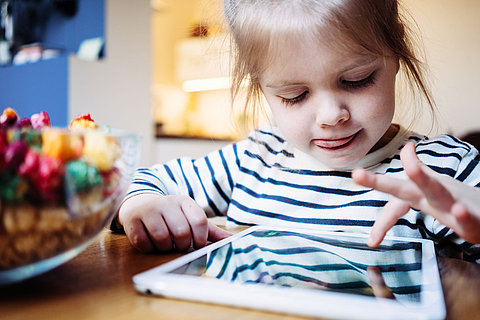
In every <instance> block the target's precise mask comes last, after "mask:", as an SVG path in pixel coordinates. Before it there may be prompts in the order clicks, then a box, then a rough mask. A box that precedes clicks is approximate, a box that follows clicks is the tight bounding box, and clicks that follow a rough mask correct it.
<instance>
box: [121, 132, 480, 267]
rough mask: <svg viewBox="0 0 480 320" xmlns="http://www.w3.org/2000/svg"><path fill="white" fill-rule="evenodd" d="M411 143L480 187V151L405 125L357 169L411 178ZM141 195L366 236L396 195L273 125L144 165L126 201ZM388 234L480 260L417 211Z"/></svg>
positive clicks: (243, 220) (211, 211)
mask: <svg viewBox="0 0 480 320" xmlns="http://www.w3.org/2000/svg"><path fill="white" fill-rule="evenodd" d="M409 141H412V142H414V143H415V145H416V149H417V154H418V157H419V158H420V160H421V161H422V162H423V163H425V164H426V165H427V166H429V167H430V168H432V169H433V170H435V171H436V172H438V173H440V174H444V175H449V176H451V177H454V178H455V179H457V180H460V181H462V182H464V183H466V184H468V185H470V186H475V187H480V164H479V159H480V156H479V153H478V151H477V150H476V149H475V148H474V147H472V146H471V145H469V144H467V143H465V142H462V141H460V140H458V139H456V138H454V137H452V136H449V135H441V136H438V137H435V138H432V139H429V138H427V137H425V136H420V135H418V134H415V133H412V132H410V131H407V130H405V129H404V128H400V131H399V132H398V133H397V135H396V136H395V138H394V139H393V140H392V141H390V142H389V143H388V144H387V145H385V146H384V147H382V148H380V149H378V150H376V151H374V152H372V153H370V154H368V155H367V156H365V157H364V158H363V159H362V160H361V161H360V162H359V163H357V164H356V165H355V166H358V167H363V168H365V169H367V170H369V171H371V172H375V173H381V174H388V175H390V176H392V177H395V178H398V179H406V174H405V172H404V170H403V166H402V164H401V161H400V150H401V148H402V147H403V146H404V145H405V144H406V143H407V142H409ZM142 193H157V194H161V195H166V194H182V195H188V196H190V197H192V198H193V199H195V201H196V202H197V203H198V204H199V205H200V206H201V207H202V208H203V209H204V210H205V212H206V214H207V215H208V216H221V215H226V216H227V228H228V227H234V226H238V225H242V226H249V225H272V226H288V227H307V228H318V229H322V230H338V231H342V230H343V231H349V232H362V233H369V232H370V230H371V227H372V225H373V223H374V221H375V217H376V216H377V215H378V214H379V212H380V210H381V209H382V207H383V206H384V205H385V204H386V203H387V201H388V200H389V199H390V198H391V196H390V195H388V194H385V193H382V192H378V191H376V190H372V189H370V188H365V187H363V186H359V185H357V184H356V183H354V182H353V180H352V178H351V170H350V169H345V170H339V169H331V168H328V167H326V166H325V165H323V164H322V163H320V162H319V161H318V160H316V159H314V158H313V157H311V156H309V155H308V154H306V153H304V152H302V151H300V150H298V149H296V148H294V147H293V146H291V145H290V144H289V143H288V142H287V141H286V140H285V138H284V137H283V136H282V133H281V132H280V131H279V129H278V128H276V127H265V128H261V129H259V130H256V131H254V132H252V133H251V134H250V136H249V137H248V138H247V139H245V140H242V141H239V142H237V143H233V144H231V145H228V146H226V147H224V148H222V149H220V150H217V151H214V152H212V153H210V154H208V155H206V156H205V157H203V158H200V159H196V160H194V159H190V158H180V159H175V160H172V161H170V162H167V163H166V164H158V165H155V166H153V167H151V168H140V169H138V170H137V172H136V174H135V176H134V178H133V181H132V184H131V186H130V189H129V191H128V193H127V198H129V197H132V196H135V195H138V194H142ZM389 234H391V235H394V236H403V237H414V238H415V237H416V238H427V239H432V240H434V241H435V242H436V244H437V249H441V250H440V251H444V253H445V252H447V251H448V254H447V255H449V256H457V257H458V256H462V257H463V258H465V259H468V260H474V261H477V260H479V261H478V262H480V246H474V245H471V244H469V243H467V242H465V241H463V240H462V239H460V238H458V237H457V236H456V235H455V234H454V233H453V232H452V231H451V230H449V229H448V228H447V227H445V226H443V225H441V224H440V223H439V222H438V221H437V220H436V219H434V218H433V217H431V216H430V215H426V214H424V213H422V212H420V211H418V210H414V209H411V210H410V211H409V212H408V213H407V214H406V215H405V216H403V217H402V218H401V219H399V220H398V222H397V223H396V225H395V226H394V227H393V228H392V229H391V230H390V231H389ZM440 253H441V252H440Z"/></svg>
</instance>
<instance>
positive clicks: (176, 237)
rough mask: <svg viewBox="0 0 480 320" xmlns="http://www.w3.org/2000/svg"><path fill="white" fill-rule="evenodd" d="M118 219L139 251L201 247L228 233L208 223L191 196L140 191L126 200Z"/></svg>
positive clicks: (226, 235) (224, 236) (182, 249)
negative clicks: (139, 193) (140, 192)
mask: <svg viewBox="0 0 480 320" xmlns="http://www.w3.org/2000/svg"><path fill="white" fill-rule="evenodd" d="M118 221H119V222H120V224H121V225H123V228H124V230H125V233H126V234H127V237H128V239H129V240H130V242H131V243H132V245H133V246H134V247H135V248H137V249H138V250H140V251H142V252H152V251H170V250H173V249H178V250H181V251H184V250H187V249H189V248H190V247H193V248H195V249H198V248H201V247H204V246H205V245H206V244H207V241H213V242H214V241H218V240H221V239H223V238H226V237H228V236H230V235H231V233H229V232H227V231H225V230H223V229H221V228H219V227H217V226H216V225H214V224H212V223H211V222H208V220H207V216H206V214H205V212H204V211H203V209H202V208H201V207H200V206H199V205H198V204H197V203H196V202H195V201H194V200H193V199H192V198H190V197H188V196H181V195H167V196H162V195H156V194H142V195H137V196H134V197H132V198H129V199H128V200H126V201H125V202H124V203H123V204H122V206H121V207H120V210H119V213H118Z"/></svg>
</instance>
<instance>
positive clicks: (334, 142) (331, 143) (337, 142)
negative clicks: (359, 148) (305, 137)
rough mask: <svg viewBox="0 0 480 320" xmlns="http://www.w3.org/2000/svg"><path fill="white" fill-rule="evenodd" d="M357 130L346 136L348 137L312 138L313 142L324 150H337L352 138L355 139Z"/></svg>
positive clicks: (345, 145) (350, 141)
mask: <svg viewBox="0 0 480 320" xmlns="http://www.w3.org/2000/svg"><path fill="white" fill-rule="evenodd" d="M357 134H358V132H357V133H355V134H353V135H351V136H348V137H343V138H339V139H315V140H313V143H314V144H315V145H316V146H317V147H319V148H322V149H326V150H338V149H342V148H346V147H348V146H349V145H350V144H351V143H352V141H353V140H355V137H356V136H357Z"/></svg>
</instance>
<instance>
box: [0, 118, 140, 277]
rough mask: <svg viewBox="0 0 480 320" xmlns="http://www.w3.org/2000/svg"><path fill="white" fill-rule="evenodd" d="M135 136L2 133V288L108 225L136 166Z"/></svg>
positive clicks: (51, 264)
mask: <svg viewBox="0 0 480 320" xmlns="http://www.w3.org/2000/svg"><path fill="white" fill-rule="evenodd" d="M139 150H140V142H139V139H138V137H137V136H136V135H134V134H130V133H126V132H121V131H117V130H111V129H105V128H103V129H85V130H75V131H72V130H67V129H59V128H51V127H48V128H44V129H41V130H34V129H32V128H29V129H19V128H17V129H14V128H9V129H1V130H0V285H6V284H9V283H13V282H17V281H21V280H24V279H26V278H30V277H33V276H35V275H38V274H41V273H43V272H46V271H48V270H50V269H53V268H55V267H57V266H58V265H60V264H62V263H64V262H66V261H68V260H70V259H71V258H73V257H74V256H76V255H77V254H78V253H80V252H81V251H82V250H84V249H85V248H86V247H87V246H88V245H89V244H90V242H91V241H93V240H94V239H95V237H96V235H98V234H99V233H100V231H101V230H102V229H103V228H104V227H106V226H107V225H108V224H109V223H110V221H111V219H112V217H113V215H114V214H115V212H116V210H117V209H118V205H119V204H120V201H121V199H122V198H123V196H124V193H125V191H126V189H127V187H128V185H129V183H130V180H131V178H132V176H133V172H134V170H135V168H136V166H137V165H138V160H139V154H140V152H139Z"/></svg>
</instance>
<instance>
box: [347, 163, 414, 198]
mask: <svg viewBox="0 0 480 320" xmlns="http://www.w3.org/2000/svg"><path fill="white" fill-rule="evenodd" d="M352 178H353V181H355V183H357V184H359V185H362V186H364V187H368V188H372V189H375V190H377V191H380V192H385V193H388V194H391V195H392V196H394V197H397V198H399V199H403V200H406V201H409V202H412V203H414V202H417V201H418V200H420V198H421V192H419V189H418V187H417V186H416V185H415V184H414V183H413V182H410V181H408V180H401V179H396V178H393V177H390V176H387V175H383V174H374V173H370V172H368V171H367V170H365V169H362V168H356V169H354V170H353V171H352Z"/></svg>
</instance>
